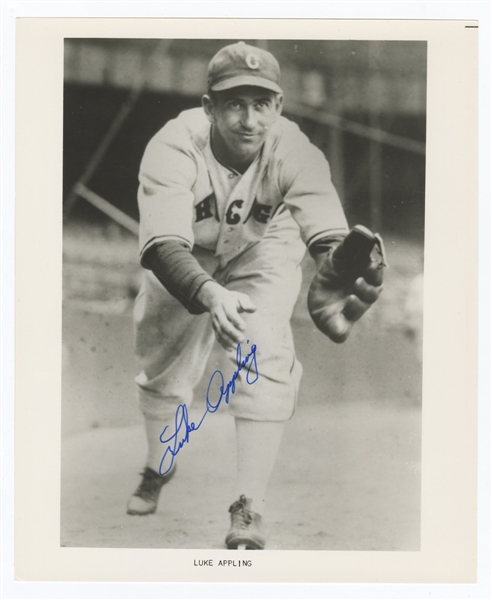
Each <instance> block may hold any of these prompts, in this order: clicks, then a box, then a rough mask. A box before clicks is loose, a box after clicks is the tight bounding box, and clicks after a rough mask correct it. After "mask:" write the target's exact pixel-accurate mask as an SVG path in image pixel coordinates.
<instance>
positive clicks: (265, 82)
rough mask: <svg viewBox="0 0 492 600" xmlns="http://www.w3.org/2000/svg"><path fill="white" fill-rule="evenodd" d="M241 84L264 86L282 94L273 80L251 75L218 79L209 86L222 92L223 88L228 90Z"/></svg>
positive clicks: (215, 90) (212, 89) (214, 90)
mask: <svg viewBox="0 0 492 600" xmlns="http://www.w3.org/2000/svg"><path fill="white" fill-rule="evenodd" d="M242 85H251V86H254V87H260V88H265V89H267V90H270V91H272V92H277V94H283V91H282V88H281V87H280V86H279V85H277V84H276V83H275V82H274V81H270V80H269V79H264V78H263V77H255V76H251V75H238V76H237V77H231V78H229V79H224V81H219V83H216V84H215V85H214V86H212V87H211V88H210V90H211V91H212V92H223V91H224V90H230V89H232V88H235V87H241V86H242Z"/></svg>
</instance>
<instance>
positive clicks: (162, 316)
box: [134, 212, 306, 421]
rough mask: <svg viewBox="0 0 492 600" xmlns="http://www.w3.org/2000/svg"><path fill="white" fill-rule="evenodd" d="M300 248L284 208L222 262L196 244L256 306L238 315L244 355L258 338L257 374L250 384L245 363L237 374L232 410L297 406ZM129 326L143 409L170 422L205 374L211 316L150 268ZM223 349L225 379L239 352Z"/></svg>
mask: <svg viewBox="0 0 492 600" xmlns="http://www.w3.org/2000/svg"><path fill="white" fill-rule="evenodd" d="M305 250H306V248H305V245H304V244H303V242H302V241H301V239H300V235H299V228H298V226H297V224H296V223H295V221H294V220H293V219H292V217H291V216H290V213H288V212H286V214H285V215H282V216H281V217H280V218H278V219H276V220H274V221H272V224H271V226H270V227H269V229H268V231H267V233H266V235H265V236H264V237H263V238H262V239H261V241H259V242H257V243H255V244H253V245H252V246H250V247H248V248H247V249H246V250H245V251H244V252H243V253H242V254H240V255H239V256H237V257H235V258H233V259H232V260H230V261H229V262H228V263H226V264H221V261H220V257H215V256H214V254H213V253H212V252H210V251H208V250H204V249H201V248H199V247H195V248H194V250H193V254H194V256H195V257H196V258H197V260H198V261H199V262H200V264H201V266H202V267H203V268H204V269H205V270H206V271H207V272H209V273H210V274H211V275H212V276H213V277H214V279H215V280H216V281H217V282H218V283H220V284H221V285H223V286H224V287H226V288H227V289H229V290H234V291H238V292H242V293H244V294H247V295H248V296H249V297H250V298H251V300H252V301H253V303H254V304H255V305H256V311H255V312H254V313H252V314H248V313H242V314H241V317H242V318H243V319H244V321H245V323H246V331H245V336H246V338H247V339H248V340H249V342H250V343H249V344H246V343H243V344H242V356H243V357H245V356H246V355H247V354H248V352H249V351H250V350H251V346H252V344H255V345H256V348H257V350H256V359H257V369H258V378H257V380H256V381H255V382H254V384H251V385H248V384H247V383H246V381H245V376H244V373H245V371H246V369H244V370H243V371H242V372H240V373H239V378H238V379H237V380H236V381H235V393H234V394H231V396H230V400H229V404H228V407H229V411H230V413H231V414H232V415H233V416H235V417H241V418H244V419H251V420H256V421H285V420H288V419H289V418H290V417H291V416H292V415H293V413H294V410H295V405H296V400H297V393H298V389H299V383H300V379H301V374H302V367H301V364H300V363H299V361H298V360H297V358H296V355H295V351H294V343H293V338H292V330H291V326H290V318H291V316H292V311H293V308H294V305H295V302H296V300H297V297H298V295H299V291H300V286H301V278H302V274H301V266H300V265H301V261H302V258H303V256H304V253H305ZM134 325H135V353H136V358H137V361H138V368H139V374H138V375H137V377H136V378H135V382H136V384H137V392H138V398H139V403H140V408H141V410H142V412H143V413H144V415H145V416H146V417H147V418H151V419H152V418H154V419H160V420H169V421H171V420H172V419H173V417H174V414H175V411H176V408H177V406H178V405H179V404H183V403H186V405H187V407H188V408H189V407H190V405H191V403H192V401H193V390H194V388H195V387H196V385H197V384H198V383H199V381H200V379H201V378H202V376H203V375H204V370H205V367H206V364H207V359H208V357H209V355H210V352H211V350H212V347H213V344H214V342H215V334H214V332H213V329H212V324H211V319H210V315H209V314H208V313H205V314H202V315H198V316H197V315H191V314H189V313H188V311H187V310H186V309H185V308H184V307H183V306H182V305H181V304H180V302H179V301H178V300H176V299H175V298H174V297H173V296H172V295H171V294H169V293H168V292H167V290H166V289H165V288H164V287H163V286H162V284H161V283H160V282H159V281H158V279H157V278H156V277H155V276H154V275H153V273H152V272H151V271H145V274H144V281H143V285H142V288H141V290H140V293H139V295H138V296H137V299H136V301H135V309H134ZM221 350H222V349H221ZM221 356H222V358H221V361H222V362H221V364H220V366H219V369H220V370H221V372H222V373H223V376H224V381H225V383H226V384H227V382H228V381H229V380H230V379H231V378H232V377H233V374H234V372H235V371H236V369H237V362H236V352H235V351H233V352H226V351H225V350H222V352H221ZM212 372H213V371H212ZM212 372H211V373H207V377H210V376H211V375H212ZM216 396H217V394H215V396H214V398H213V400H214V402H216V400H217V397H216ZM223 404H225V403H223ZM224 409H225V407H224V406H221V410H224Z"/></svg>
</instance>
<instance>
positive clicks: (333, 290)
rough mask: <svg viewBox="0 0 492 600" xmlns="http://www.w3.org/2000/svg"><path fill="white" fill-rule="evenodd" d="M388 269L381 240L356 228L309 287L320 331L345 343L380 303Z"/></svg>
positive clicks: (324, 262)
mask: <svg viewBox="0 0 492 600" xmlns="http://www.w3.org/2000/svg"><path fill="white" fill-rule="evenodd" d="M374 249H376V250H377V252H373V250H374ZM374 254H376V255H377V256H373V255H374ZM386 266H387V262H386V257H385V252H384V245H383V240H382V238H381V236H379V235H378V234H374V233H372V232H371V231H370V230H369V229H367V228H366V227H364V226H362V225H356V226H355V227H354V228H353V229H352V230H351V231H350V233H349V234H348V235H347V236H346V237H345V238H344V240H343V241H342V242H341V243H340V244H339V245H338V246H336V247H335V248H334V249H332V250H331V251H328V252H327V254H326V255H325V256H324V258H323V260H322V262H321V263H320V264H319V266H318V269H317V272H316V275H315V276H314V278H313V281H312V282H311V285H310V287H309V292H308V310H309V314H310V315H311V318H312V319H313V321H314V323H315V325H316V327H317V328H318V329H319V330H320V331H321V332H322V333H324V334H325V335H327V336H328V337H329V338H330V339H331V340H332V341H334V342H336V343H338V344H340V343H342V342H344V341H345V340H346V339H347V338H348V336H349V334H350V331H351V330H352V327H353V325H354V323H355V322H356V321H358V320H359V319H360V318H361V317H362V315H363V314H364V313H365V312H366V311H367V310H368V309H369V308H370V306H371V305H372V304H374V302H376V300H377V299H378V297H379V294H380V293H381V291H382V289H383V269H384V267H386Z"/></svg>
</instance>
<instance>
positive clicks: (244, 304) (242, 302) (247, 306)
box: [238, 294, 256, 313]
mask: <svg viewBox="0 0 492 600" xmlns="http://www.w3.org/2000/svg"><path fill="white" fill-rule="evenodd" d="M238 305H239V312H247V313H254V312H255V310H256V306H255V305H254V304H253V301H252V300H251V298H250V297H249V296H247V295H246V294H240V295H239V296H238Z"/></svg>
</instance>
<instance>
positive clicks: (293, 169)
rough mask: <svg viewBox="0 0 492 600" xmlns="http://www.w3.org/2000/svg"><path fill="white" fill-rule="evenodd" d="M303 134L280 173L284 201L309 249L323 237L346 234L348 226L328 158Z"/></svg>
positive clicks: (284, 162) (283, 162) (282, 163)
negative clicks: (333, 181) (332, 179)
mask: <svg viewBox="0 0 492 600" xmlns="http://www.w3.org/2000/svg"><path fill="white" fill-rule="evenodd" d="M301 135H302V138H301V137H300V138H299V139H300V141H301V143H298V144H295V145H294V148H293V149H292V150H291V151H289V152H288V153H286V155H285V156H284V158H283V160H282V161H281V163H280V167H279V168H280V174H279V175H280V187H281V190H282V194H283V196H284V202H285V204H286V205H287V207H288V208H289V210H290V212H291V214H292V216H293V217H294V219H295V220H296V221H297V224H298V225H299V227H300V230H301V237H302V240H303V241H304V243H305V244H306V246H307V247H308V248H309V247H310V246H311V245H312V244H314V243H315V242H316V241H318V240H320V239H322V238H326V237H337V236H344V235H346V233H347V231H348V225H347V219H346V217H345V214H344V212H343V208H342V204H341V202H340V199H339V197H338V194H337V192H336V190H335V187H334V185H333V183H332V181H331V173H330V167H329V165H328V161H327V160H326V158H325V157H324V154H323V153H322V152H321V150H319V149H318V148H316V147H315V146H313V144H311V143H310V142H309V141H308V140H307V138H305V136H304V135H303V134H301Z"/></svg>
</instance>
